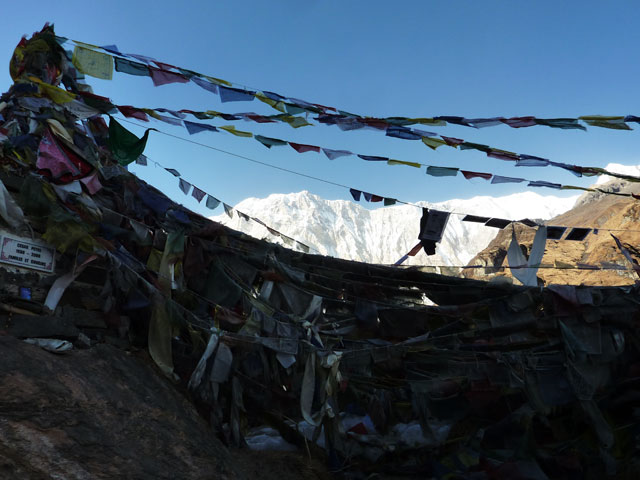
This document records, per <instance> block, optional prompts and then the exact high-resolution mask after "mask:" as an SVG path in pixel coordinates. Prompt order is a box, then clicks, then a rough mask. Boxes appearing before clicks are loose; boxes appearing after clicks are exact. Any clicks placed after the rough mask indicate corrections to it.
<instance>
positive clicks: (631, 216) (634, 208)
mask: <svg viewBox="0 0 640 480" xmlns="http://www.w3.org/2000/svg"><path fill="white" fill-rule="evenodd" d="M602 188H604V189H606V190H612V191H617V192H621V193H638V192H640V185H639V184H634V183H629V182H626V181H622V180H612V181H609V182H607V183H604V184H602ZM545 223H546V224H547V225H558V226H580V227H591V228H594V229H598V232H597V233H594V232H591V233H590V234H589V235H588V236H587V237H586V238H585V239H584V240H583V241H570V240H547V245H546V250H545V254H544V257H543V259H542V263H543V268H540V270H539V271H538V278H539V279H541V280H542V281H544V282H545V284H551V283H556V284H573V285H580V284H584V285H626V284H633V283H634V281H635V279H636V278H637V277H636V275H635V273H633V271H630V270H588V269H576V268H569V267H570V266H576V265H579V264H583V265H596V266H600V267H602V266H608V265H610V264H618V265H621V266H624V267H626V268H629V267H630V264H629V262H628V261H627V260H625V258H624V257H623V256H622V254H621V253H620V251H619V249H618V248H617V247H616V244H615V241H614V240H613V238H612V237H611V235H610V232H609V230H618V231H614V232H611V233H613V234H614V235H616V236H617V237H618V238H619V239H620V241H621V242H622V243H623V245H625V246H626V247H627V248H628V249H629V250H630V252H631V253H632V254H633V253H634V250H635V249H637V248H638V245H639V244H640V202H639V201H638V200H634V199H631V198H628V197H617V196H614V195H604V194H602V193H591V192H589V193H585V194H584V195H582V196H581V197H580V198H579V199H578V201H577V202H576V205H575V207H574V208H573V209H571V210H569V211H567V212H565V213H563V214H561V215H558V216H556V217H554V218H552V219H550V220H548V221H547V222H545ZM515 229H516V235H517V238H518V241H519V243H520V244H521V245H522V246H523V247H525V248H526V250H527V252H529V251H530V249H531V245H532V243H533V237H534V235H535V228H530V227H526V226H524V225H520V224H518V225H516V227H515ZM511 231H512V230H511V227H507V228H505V229H504V230H502V231H501V232H500V233H499V234H498V235H497V236H496V238H495V239H494V240H493V241H492V242H491V243H490V244H489V245H488V247H487V248H485V249H484V250H482V251H481V252H480V253H479V254H478V255H476V256H475V257H474V258H473V259H472V260H471V261H470V262H469V265H486V266H488V267H493V266H498V265H503V266H507V265H508V261H507V259H506V254H507V249H508V248H509V244H510V242H511ZM565 235H566V234H565ZM545 267H546V268H545ZM549 267H560V268H549ZM465 275H466V276H468V277H472V278H478V279H480V278H482V279H487V278H493V277H495V276H507V277H510V276H511V275H510V273H509V272H508V271H506V269H500V270H498V269H493V268H487V269H472V270H467V271H466V272H465ZM516 283H517V281H516Z"/></svg>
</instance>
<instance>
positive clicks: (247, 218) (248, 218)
mask: <svg viewBox="0 0 640 480" xmlns="http://www.w3.org/2000/svg"><path fill="white" fill-rule="evenodd" d="M236 212H238V216H239V217H240V218H241V219H242V220H244V221H245V222H248V221H250V220H251V217H250V216H249V215H247V214H246V213H242V212H241V211H240V210H236Z"/></svg>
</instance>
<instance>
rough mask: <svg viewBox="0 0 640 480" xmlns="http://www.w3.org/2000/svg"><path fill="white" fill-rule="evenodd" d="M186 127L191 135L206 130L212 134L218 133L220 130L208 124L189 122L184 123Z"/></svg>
mask: <svg viewBox="0 0 640 480" xmlns="http://www.w3.org/2000/svg"><path fill="white" fill-rule="evenodd" d="M184 126H185V128H186V129H187V132H189V135H194V134H196V133H200V132H204V131H205V130H208V131H210V132H217V131H218V129H217V128H216V127H214V126H213V125H208V124H206V123H196V122H190V121H188V120H185V121H184Z"/></svg>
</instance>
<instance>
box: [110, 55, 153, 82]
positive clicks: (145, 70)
mask: <svg viewBox="0 0 640 480" xmlns="http://www.w3.org/2000/svg"><path fill="white" fill-rule="evenodd" d="M115 61H116V72H122V73H126V74H127V75H135V76H138V77H148V76H149V75H151V74H150V73H149V67H147V66H146V65H145V64H144V63H138V62H133V61H131V60H127V59H126V58H118V57H116V58H115Z"/></svg>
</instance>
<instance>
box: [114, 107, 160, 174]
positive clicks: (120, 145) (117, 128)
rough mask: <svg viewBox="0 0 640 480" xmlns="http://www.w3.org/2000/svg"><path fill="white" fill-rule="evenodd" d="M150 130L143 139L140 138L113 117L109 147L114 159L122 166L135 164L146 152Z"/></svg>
mask: <svg viewBox="0 0 640 480" xmlns="http://www.w3.org/2000/svg"><path fill="white" fill-rule="evenodd" d="M150 130H151V129H147V130H146V131H145V132H144V135H143V136H142V138H138V137H136V136H135V135H134V134H133V133H131V132H130V131H129V130H127V129H126V128H124V127H123V126H122V125H120V124H119V123H118V122H117V121H116V120H115V119H114V118H113V117H110V118H109V138H108V139H107V145H108V146H109V149H110V150H111V153H112V155H113V157H114V159H115V160H116V161H117V162H118V163H119V164H120V165H129V164H130V163H131V162H135V161H136V160H137V158H138V157H139V156H140V155H142V153H143V152H144V149H145V147H146V145H147V139H148V138H149V131H150Z"/></svg>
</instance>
